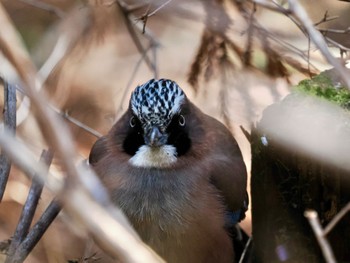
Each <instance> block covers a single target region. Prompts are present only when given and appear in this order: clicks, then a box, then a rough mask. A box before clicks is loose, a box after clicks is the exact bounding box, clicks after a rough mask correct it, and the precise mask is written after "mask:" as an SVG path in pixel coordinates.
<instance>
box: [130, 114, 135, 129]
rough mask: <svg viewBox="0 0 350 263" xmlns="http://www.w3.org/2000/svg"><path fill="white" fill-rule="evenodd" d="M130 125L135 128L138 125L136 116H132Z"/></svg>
mask: <svg viewBox="0 0 350 263" xmlns="http://www.w3.org/2000/svg"><path fill="white" fill-rule="evenodd" d="M129 123H130V127H131V128H134V127H135V126H136V119H135V117H134V116H132V117H131V118H130V122H129Z"/></svg>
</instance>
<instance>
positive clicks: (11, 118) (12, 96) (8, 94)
mask: <svg viewBox="0 0 350 263" xmlns="http://www.w3.org/2000/svg"><path fill="white" fill-rule="evenodd" d="M16 102H17V99H16V87H15V86H13V85H11V84H10V83H8V82H7V81H6V80H4V111H3V114H4V123H5V126H6V127H7V129H8V130H9V131H11V133H13V134H14V133H15V132H16V110H17V109H16ZM0 169H1V171H0V202H1V200H2V198H3V196H4V193H5V188H6V184H7V180H8V177H9V175H10V170H11V162H10V160H9V159H8V157H7V156H6V155H4V154H3V153H1V155H0Z"/></svg>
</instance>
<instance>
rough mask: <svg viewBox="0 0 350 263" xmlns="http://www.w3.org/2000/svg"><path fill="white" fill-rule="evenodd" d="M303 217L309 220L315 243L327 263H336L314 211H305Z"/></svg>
mask: <svg viewBox="0 0 350 263" xmlns="http://www.w3.org/2000/svg"><path fill="white" fill-rule="evenodd" d="M305 217H306V218H307V220H309V223H310V225H311V228H312V230H313V231H314V234H315V236H316V239H317V242H318V244H319V245H320V248H321V251H322V253H323V256H324V258H325V260H326V262H327V263H336V262H337V261H336V259H335V257H334V254H333V251H332V248H331V246H330V244H329V242H328V240H327V238H326V237H325V233H324V231H323V229H322V226H321V222H320V220H319V218H318V216H317V212H316V211H306V212H305Z"/></svg>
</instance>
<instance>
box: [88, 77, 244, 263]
mask: <svg viewBox="0 0 350 263" xmlns="http://www.w3.org/2000/svg"><path fill="white" fill-rule="evenodd" d="M89 163H90V165H91V166H92V168H93V169H94V171H95V172H96V174H97V175H98V176H99V178H100V179H101V181H102V183H103V184H104V185H105V186H106V188H107V190H108V192H109V194H110V197H111V200H112V202H113V203H114V204H115V205H117V206H118V207H119V208H120V209H121V210H122V211H123V212H124V213H125V214H126V216H127V217H128V219H129V220H130V223H131V225H132V226H133V227H134V228H135V230H136V231H137V233H138V234H139V235H140V237H141V239H142V241H143V242H145V243H146V244H147V245H149V246H150V247H151V248H152V249H153V250H154V251H155V252H156V253H158V254H159V255H160V256H161V257H162V258H163V259H165V260H166V261H167V262H170V263H187V262H188V263H196V262H198V263H202V262H203V263H206V262H208V263H209V262H210V263H212V262H216V263H226V262H227V263H228V262H230V263H231V262H234V258H235V252H234V248H233V242H232V234H230V233H232V232H231V231H229V229H230V228H231V229H232V227H233V226H236V225H237V223H238V222H239V221H240V220H242V219H243V218H244V217H245V212H246V210H247V207H248V195H247V190H246V187H247V171H246V166H245V163H244V160H243V157H242V153H241V150H240V148H239V146H238V143H237V142H236V140H235V138H234V137H233V135H232V134H231V132H230V131H229V130H228V129H227V128H226V126H225V125H224V124H222V123H221V122H219V121H218V120H216V119H215V118H213V117H210V116H209V115H207V114H205V113H203V112H202V111H201V110H200V109H199V108H198V107H197V106H195V105H194V104H193V103H192V102H191V101H190V100H189V99H188V97H187V96H186V94H185V93H184V91H183V90H182V89H181V88H180V86H179V85H178V84H177V83H176V82H175V81H172V80H170V79H151V80H149V81H148V82H146V83H144V84H142V85H138V86H137V87H136V88H135V90H134V91H133V92H132V94H131V98H130V102H129V106H128V109H127V110H126V111H125V113H124V114H123V115H122V116H121V118H120V119H119V120H118V121H117V122H116V123H115V124H114V125H113V127H112V128H111V130H110V131H109V132H108V133H107V134H106V135H105V136H102V137H101V138H99V139H98V140H97V141H96V142H95V144H94V145H93V146H92V149H91V152H90V155H89Z"/></svg>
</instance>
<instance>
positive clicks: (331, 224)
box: [323, 203, 350, 235]
mask: <svg viewBox="0 0 350 263" xmlns="http://www.w3.org/2000/svg"><path fill="white" fill-rule="evenodd" d="M349 211H350V203H347V205H346V206H344V207H343V208H342V210H340V211H339V213H337V214H336V215H335V216H334V218H333V219H332V221H331V222H329V223H328V225H327V226H326V227H325V228H324V230H323V233H324V235H328V234H329V233H330V232H331V231H332V229H333V228H334V227H335V225H336V224H337V223H338V222H339V221H340V220H341V219H342V218H343V217H344V216H345V215H346V214H347V213H348V212H349Z"/></svg>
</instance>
